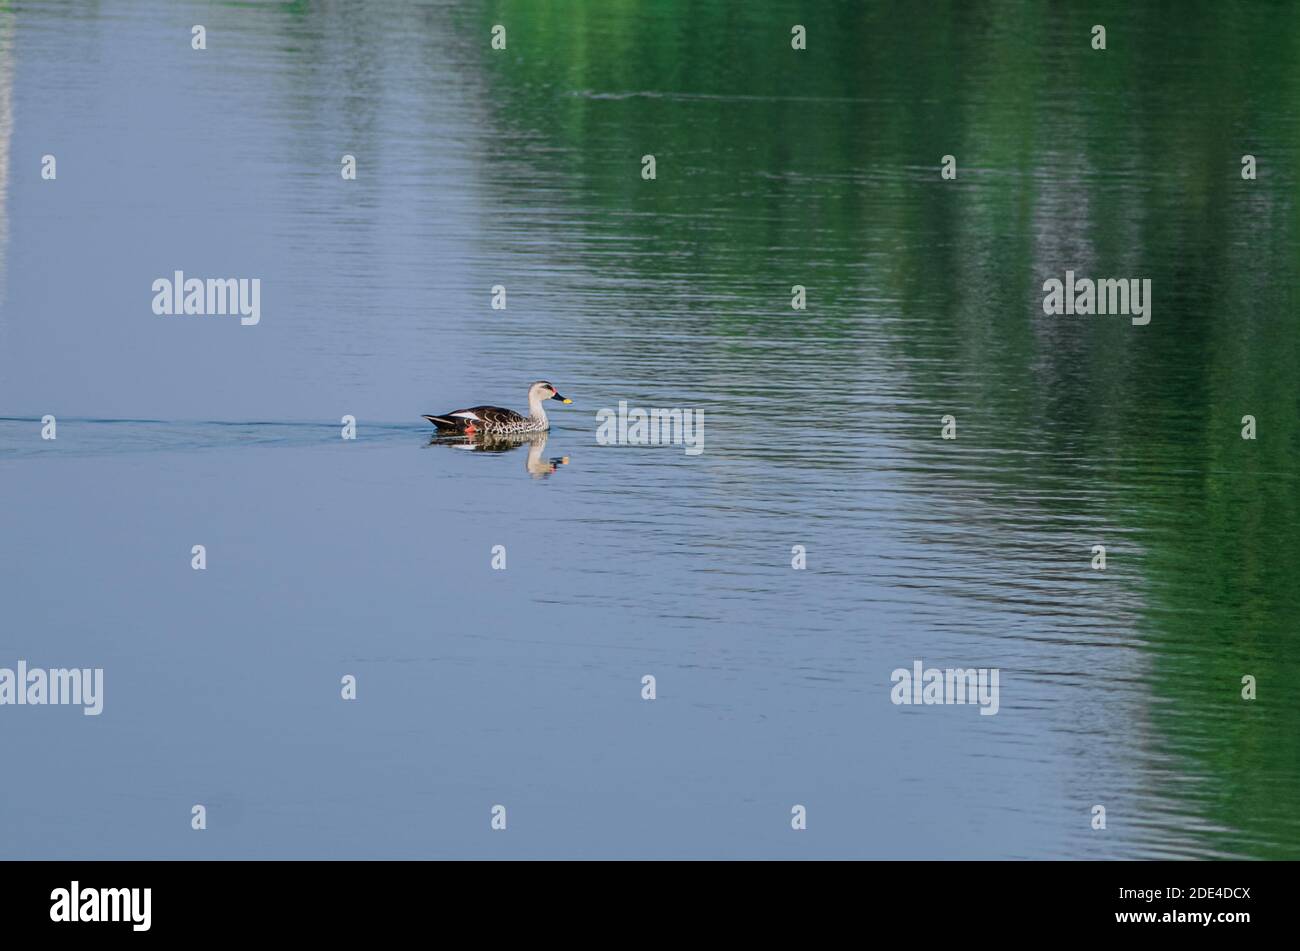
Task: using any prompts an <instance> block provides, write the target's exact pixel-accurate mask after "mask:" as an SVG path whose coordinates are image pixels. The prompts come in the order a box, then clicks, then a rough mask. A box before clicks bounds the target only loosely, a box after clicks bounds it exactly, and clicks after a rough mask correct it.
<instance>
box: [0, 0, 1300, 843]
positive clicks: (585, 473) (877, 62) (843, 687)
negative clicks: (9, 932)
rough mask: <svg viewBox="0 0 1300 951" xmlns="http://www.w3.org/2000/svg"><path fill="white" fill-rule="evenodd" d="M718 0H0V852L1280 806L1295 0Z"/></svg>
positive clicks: (561, 836) (671, 833)
mask: <svg viewBox="0 0 1300 951" xmlns="http://www.w3.org/2000/svg"><path fill="white" fill-rule="evenodd" d="M708 6H710V7H711V9H709V10H701V9H700V8H699V7H700V5H698V4H688V3H677V2H663V3H654V4H644V5H634V4H613V3H595V2H593V3H590V4H573V5H567V4H566V5H561V6H556V7H552V6H550V5H545V4H535V3H528V2H523V0H512V2H501V3H492V4H488V3H477V2H475V3H462V2H452V0H445V2H442V0H440V2H436V3H432V4H427V3H426V4H414V3H412V4H396V3H395V4H388V5H385V6H384V10H383V12H382V13H378V12H375V10H374V9H373V8H372V9H371V10H369V11H365V10H363V9H361V7H362V5H360V4H338V5H318V4H312V3H284V4H269V3H268V4H262V5H248V4H244V5H209V4H200V3H161V2H122V3H113V4H103V5H93V4H76V3H62V2H49V3H40V2H32V0H24V2H17V3H0V185H3V188H2V189H0V282H2V288H3V290H2V291H0V293H2V294H3V297H0V300H2V301H3V304H2V307H3V310H0V417H4V419H3V420H0V489H2V491H3V502H4V504H3V505H2V506H0V667H13V666H14V665H15V664H16V662H17V661H18V660H19V659H24V660H26V661H27V663H28V664H29V665H30V666H33V667H35V666H41V667H71V666H76V667H102V668H103V669H104V671H105V673H104V693H105V696H104V710H103V713H102V714H101V715H100V716H98V717H86V716H83V715H82V714H81V712H80V710H78V709H77V708H75V707H54V706H45V707H40V706H36V707H33V706H21V707H19V706H4V707H0V762H2V763H4V764H5V767H4V769H3V776H4V780H3V782H0V855H2V856H4V857H20V858H71V857H84V858H163V857H166V858H172V857H181V858H187V857H193V858H210V857H212V858H232V857H259V858H260V857H267V858H270V857H279V858H289V857H308V858H350V857H366V858H375V857H406V858H418V857H456V858H460V857H529V858H533V857H652V858H660V857H737V858H759V857H776V858H799V857H844V858H848V857H862V858H1066V857H1086V858H1153V857H1216V856H1234V857H1247V858H1281V857H1290V858H1296V857H1300V711H1298V710H1297V704H1296V696H1295V689H1294V687H1295V684H1296V683H1297V682H1300V669H1298V667H1300V660H1297V658H1298V657H1300V651H1297V650H1296V647H1297V637H1298V636H1300V633H1298V630H1297V628H1298V621H1300V595H1298V594H1297V586H1296V583H1295V579H1294V572H1295V569H1296V567H1297V566H1298V565H1300V485H1298V484H1297V472H1300V465H1298V463H1300V374H1298V373H1297V370H1298V368H1300V360H1298V357H1300V352H1298V348H1300V333H1298V331H1300V309H1298V308H1297V294H1296V288H1297V274H1298V266H1300V209H1298V207H1297V202H1296V198H1297V182H1296V169H1297V168H1298V167H1300V165H1298V159H1300V108H1297V107H1298V106H1300V88H1298V87H1297V85H1296V81H1295V76H1296V73H1295V68H1294V63H1295V62H1296V60H1297V53H1298V52H1300V51H1298V50H1297V49H1296V47H1297V45H1298V43H1300V31H1297V30H1296V29H1295V27H1296V26H1297V24H1296V22H1295V19H1296V13H1295V11H1289V12H1284V13H1283V12H1279V11H1277V10H1273V9H1265V8H1263V7H1262V6H1261V7H1260V8H1256V7H1254V6H1250V5H1247V6H1232V7H1223V6H1222V5H1219V4H1209V3H1205V4H1199V3H1198V4H1185V5H1182V6H1180V7H1179V8H1178V9H1177V10H1165V9H1158V8H1150V9H1135V8H1133V5H1131V4H1129V3H1126V2H1125V3H1121V2H1114V3H1101V4H1094V5H1092V6H1093V8H1094V9H1091V10H1089V11H1087V12H1085V11H1082V10H1078V11H1075V10H1067V9H1054V8H1052V9H1049V8H1045V7H1042V6H1041V5H1039V4H1033V3H1025V4H1014V3H1010V4H1005V5H1002V6H999V7H997V8H995V9H994V10H993V11H977V10H974V9H968V5H966V4H962V3H941V4H939V5H937V6H935V7H933V8H929V9H927V12H926V14H925V15H924V16H923V17H917V16H913V15H910V14H909V13H908V12H907V11H906V9H904V8H901V7H898V6H896V5H892V4H890V5H880V6H879V7H870V6H864V5H862V4H859V3H848V2H845V3H829V4H817V5H816V9H813V10H809V9H808V5H807V4H798V3H793V2H791V3H786V2H781V0H758V2H751V3H746V4H743V5H740V6H738V7H731V8H730V9H728V6H729V5H723V4H717V5H708ZM1279 18H1281V20H1282V21H1283V22H1279ZM1287 20H1289V21H1290V22H1285V21H1287ZM497 23H501V24H504V25H505V26H506V27H507V31H508V32H507V37H508V39H507V48H506V50H504V51H494V50H493V49H491V47H490V45H489V40H490V35H491V29H492V27H493V25H494V24H497ZM795 23H799V24H803V25H805V26H806V27H807V32H808V49H807V50H806V51H801V52H796V51H794V50H792V49H791V46H790V36H791V33H790V30H791V25H792V24H795ZM1093 23H1103V24H1105V25H1106V27H1107V30H1108V45H1107V49H1106V50H1105V51H1094V50H1092V49H1091V48H1090V46H1089V39H1090V36H1089V31H1090V28H1091V26H1092V24H1093ZM194 24H202V25H204V26H205V27H206V31H207V49H206V50H201V51H199V50H194V49H192V48H191V45H190V37H191V27H192V26H193V25H194ZM1246 153H1249V154H1253V155H1255V156H1256V157H1257V161H1258V178H1257V179H1256V180H1254V181H1246V180H1243V179H1242V177H1241V174H1240V169H1241V156H1242V155H1243V154H1246ZM46 154H52V155H54V156H55V157H56V160H57V178H56V179H55V180H53V181H48V180H43V179H42V177H41V167H42V156H43V155H46ZM345 154H351V155H354V156H355V157H356V164H357V178H356V180H355V181H346V180H344V179H343V178H342V176H341V175H340V167H341V165H340V163H341V157H342V156H343V155H345ZM647 154H653V155H654V156H655V157H656V175H657V177H656V178H655V179H654V180H649V181H648V180H644V179H643V178H642V177H641V168H642V163H641V159H642V156H643V155H647ZM945 154H952V155H954V156H955V157H956V160H957V167H958V177H957V179H956V180H954V181H944V180H942V179H941V178H940V176H939V164H940V158H941V156H943V155H945ZM1067 269H1072V270H1074V271H1075V272H1076V273H1077V274H1079V275H1080V276H1089V277H1125V278H1127V277H1143V278H1149V279H1151V280H1152V285H1153V288H1154V290H1153V306H1152V319H1151V322H1150V324H1149V325H1147V326H1134V325H1132V324H1131V322H1130V321H1129V319H1128V318H1127V317H1115V316H1110V317H1099V316H1092V317H1082V316H1076V317H1053V316H1046V315H1044V313H1043V309H1042V296H1043V293H1042V282H1043V281H1044V280H1045V279H1047V278H1051V277H1057V278H1061V277H1063V276H1064V273H1065V271H1066V270H1067ZM175 270H183V271H185V272H186V274H187V275H190V276H198V277H247V278H254V277H255V278H259V279H260V280H261V287H262V293H261V321H260V323H259V324H258V325H256V326H241V325H240V323H239V321H238V320H237V319H233V318H229V317H214V318H205V317H192V316H191V317H160V316H156V315H155V314H154V313H153V312H152V310H151V300H152V298H153V293H152V291H151V285H152V282H153V281H154V280H155V279H156V278H159V277H171V275H172V273H173V271H175ZM498 284H499V285H503V286H505V287H506V289H507V294H508V298H507V300H508V304H507V308H506V309H505V310H493V309H492V308H491V306H490V300H491V288H492V287H493V286H494V285H498ZM795 284H799V285H803V286H805V287H806V289H807V309H806V310H804V311H796V310H793V309H792V307H791V287H792V285H795ZM536 379H549V380H551V381H553V382H554V383H555V384H556V386H557V387H558V388H559V390H560V391H561V392H562V393H564V394H565V395H566V396H568V397H570V398H572V399H573V400H574V403H573V405H571V406H560V405H559V404H557V403H550V404H548V408H552V411H551V420H552V424H553V428H552V430H551V432H550V434H549V436H548V438H547V440H546V445H545V446H538V447H521V448H519V449H516V450H513V451H508V452H500V453H494V452H473V451H464V450H463V449H461V448H458V447H457V446H454V445H445V444H432V445H431V444H430V440H429V427H428V426H427V424H425V423H424V421H423V420H421V419H420V416H421V414H424V413H437V412H441V411H445V410H448V409H450V408H452V407H455V406H460V405H467V404H474V403H495V404H498V405H503V406H510V407H514V408H516V409H521V410H522V409H524V408H525V402H524V393H525V389H526V387H527V385H528V383H530V382H531V381H533V380H536ZM620 400H626V401H628V403H629V404H630V405H632V406H645V407H683V408H698V409H700V410H702V411H703V412H704V417H705V431H704V435H705V443H704V451H703V452H702V453H700V454H699V455H689V454H687V453H686V452H685V451H684V449H683V447H681V446H609V445H600V444H598V442H597V439H596V428H597V421H596V413H597V412H598V411H599V410H600V409H602V408H607V407H609V408H616V407H617V406H618V402H619V401H620ZM46 414H50V415H54V416H55V417H57V420H58V422H57V439H55V440H52V441H50V440H43V439H42V438H41V422H40V420H41V417H43V416H44V415H46ZM949 414H951V415H952V416H954V417H955V418H956V420H957V438H956V439H955V440H945V439H942V438H940V430H941V423H940V419H941V417H943V416H945V415H949ZM1248 414H1249V415H1253V416H1254V417H1256V420H1257V426H1258V438H1257V439H1255V440H1253V441H1250V440H1244V439H1242V438H1241V428H1242V423H1241V418H1242V417H1243V416H1244V415H1248ZM344 415H352V416H354V417H355V418H356V420H357V438H356V439H355V440H354V441H344V440H343V439H341V438H340V428H341V426H340V421H341V419H342V417H343V416H344ZM530 448H532V449H533V450H534V451H533V453H532V465H530V464H529V461H530V456H529V453H530ZM566 460H567V461H566ZM552 467H553V468H554V471H550V470H551V468H552ZM196 544H202V545H204V546H205V547H206V551H207V568H206V570H204V571H195V570H192V569H191V567H190V561H191V549H192V546H194V545H196ZM1097 544H1103V545H1105V546H1106V550H1107V567H1106V569H1105V570H1104V571H1098V570H1093V569H1092V567H1091V562H1092V558H1093V554H1092V548H1093V546H1094V545H1097ZM497 545H503V546H505V548H506V551H507V559H508V560H507V568H506V570H504V571H499V570H494V569H493V568H492V565H491V559H492V550H493V547H494V546H497ZM797 545H802V546H804V547H805V549H806V553H807V568H806V569H805V570H794V569H793V568H792V565H791V561H792V557H793V556H792V549H793V548H794V546H797ZM916 660H922V661H923V662H924V664H925V665H926V666H937V667H963V668H967V667H989V668H998V669H999V670H1000V673H1001V681H1000V709H999V711H998V714H997V715H996V716H981V715H979V712H978V708H977V707H974V706H896V705H894V704H893V703H892V702H891V700H890V689H891V672H892V671H893V670H894V669H895V668H899V667H903V668H911V666H912V664H913V662H914V661H916ZM349 674H350V675H353V676H355V677H356V680H357V700H356V701H354V702H345V701H344V700H343V699H341V696H340V690H341V687H340V681H341V678H342V677H344V676H345V675H349ZM645 675H653V676H654V677H655V678H656V688H657V698H656V699H655V700H653V701H648V700H644V699H642V696H641V691H642V680H641V679H642V677H643V676H645ZM1247 675H1249V676H1252V677H1254V678H1256V681H1257V684H1258V697H1257V699H1255V700H1244V699H1242V695H1241V692H1242V678H1243V677H1244V676H1247ZM195 804H203V805H204V806H205V807H206V809H207V829H206V830H204V831H201V832H200V831H194V830H192V829H191V822H190V820H191V809H192V806H193V805H195ZM497 804H502V805H504V806H505V807H506V808H507V810H508V829H507V830H506V831H505V832H504V833H502V832H498V831H493V830H492V829H491V828H490V810H491V809H492V807H493V806H494V805H497ZM796 804H798V805H803V806H805V807H806V808H807V816H808V820H807V829H806V831H800V832H796V831H794V830H792V828H791V809H792V806H794V805H796ZM1095 805H1104V807H1105V810H1106V828H1105V829H1104V830H1100V829H1094V828H1092V810H1093V807H1094V806H1095Z"/></svg>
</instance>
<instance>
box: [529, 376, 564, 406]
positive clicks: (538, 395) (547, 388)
mask: <svg viewBox="0 0 1300 951" xmlns="http://www.w3.org/2000/svg"><path fill="white" fill-rule="evenodd" d="M528 399H529V401H532V400H534V399H536V400H559V401H560V402H561V403H572V402H573V400H571V399H569V398H568V397H566V396H561V395H560V394H559V392H558V391H557V390H556V389H555V387H553V386H551V384H549V383H547V382H546V381H545V380H538V381H537V382H536V383H534V384H533V385H532V386H530V387H529V388H528Z"/></svg>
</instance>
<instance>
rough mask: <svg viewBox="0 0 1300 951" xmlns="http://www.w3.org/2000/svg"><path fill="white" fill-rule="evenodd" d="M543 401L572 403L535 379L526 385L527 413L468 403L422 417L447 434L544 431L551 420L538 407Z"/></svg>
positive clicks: (547, 384) (544, 383) (470, 434)
mask: <svg viewBox="0 0 1300 951" xmlns="http://www.w3.org/2000/svg"><path fill="white" fill-rule="evenodd" d="M544 400H559V401H560V402H561V403H566V404H567V403H572V402H573V400H571V399H569V398H568V397H566V396H561V395H560V394H559V392H558V391H557V390H556V389H555V387H554V386H552V385H551V384H550V383H548V382H547V381H546V380H538V381H537V382H536V383H534V384H533V385H532V386H530V387H528V415H527V416H521V415H520V414H518V413H516V412H515V411H514V410H512V409H502V408H501V407H500V406H471V407H470V408H469V409H453V410H451V411H449V412H446V413H443V414H442V415H440V416H425V417H424V418H425V419H427V420H428V421H429V422H431V423H433V425H434V426H436V427H438V432H440V433H445V434H448V435H451V434H459V435H462V436H473V435H475V434H477V433H483V434H485V435H489V436H513V435H520V434H524V433H544V432H546V431H547V430H548V429H550V428H551V421H550V420H548V419H547V418H546V410H544V409H543V408H542V402H543V401H544Z"/></svg>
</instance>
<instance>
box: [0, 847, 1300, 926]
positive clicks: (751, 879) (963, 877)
mask: <svg viewBox="0 0 1300 951" xmlns="http://www.w3.org/2000/svg"><path fill="white" fill-rule="evenodd" d="M1294 872H1295V867H1294V864H1293V863H1236V862H1221V863H1208V864H1201V863H1182V862H1149V863H1139V862H1127V863H1118V862H1116V863H1089V862H824V863H811V862H809V863H774V862H773V863H743V862H695V863H683V862H650V863H635V862H624V863H598V862H591V863H587V862H570V863H553V862H6V863H0V877H3V879H4V882H3V889H0V916H2V918H0V920H3V922H4V930H5V934H6V935H7V936H17V935H25V934H41V935H46V936H57V935H58V934H60V933H63V934H64V936H65V937H70V938H79V939H80V938H91V939H99V938H101V937H108V936H109V935H110V934H118V935H121V936H122V937H127V936H131V937H134V936H141V937H143V936H147V935H159V936H162V937H165V938H178V937H205V938H206V937H225V936H230V937H239V936H244V935H259V936H260V935H265V934H272V935H274V934H286V935H290V934H291V935H293V936H295V937H310V936H313V935H316V934H319V935H321V936H322V937H326V938H330V939H334V940H337V939H339V938H341V937H348V936H350V935H355V936H357V937H366V938H370V939H373V938H377V937H379V938H382V937H385V936H388V935H390V934H391V935H392V936H393V937H402V936H404V935H407V934H409V933H410V932H411V929H412V928H429V927H431V926H434V927H438V928H454V927H457V926H466V925H474V924H479V925H480V926H486V928H488V929H490V932H487V933H485V937H486V936H488V935H489V934H490V936H491V937H492V938H494V939H500V938H501V937H502V936H503V935H509V934H510V933H511V932H514V931H516V930H517V931H518V933H519V934H520V935H521V936H528V937H531V938H534V939H536V938H542V937H547V936H548V933H549V934H550V935H551V936H553V934H554V932H555V931H556V929H557V928H560V929H564V931H565V932H566V933H568V934H573V933H580V932H584V931H595V930H598V929H599V930H602V931H603V933H604V934H605V937H606V939H608V940H613V939H615V938H616V937H617V936H618V935H627V936H632V935H636V934H638V933H642V934H646V935H647V936H649V935H653V934H658V935H659V938H660V939H661V940H665V939H667V938H668V937H669V936H670V935H674V934H676V935H679V936H680V934H681V932H675V931H670V930H666V929H668V928H670V927H671V926H673V925H674V924H676V923H677V922H689V923H690V925H691V927H692V928H694V929H697V930H695V931H694V932H693V934H694V935H695V936H696V937H698V936H699V931H698V928H699V927H715V928H720V929H725V930H727V931H728V932H729V933H730V936H731V937H732V938H733V939H734V938H735V937H737V936H738V935H740V934H743V933H746V932H749V931H754V932H759V933H761V934H762V935H763V937H764V938H770V937H773V936H774V935H776V934H779V933H781V932H783V931H784V930H785V929H786V928H787V927H788V928H789V929H790V930H791V931H792V932H795V933H800V934H802V936H803V937H804V938H807V937H808V935H809V934H810V933H811V932H818V931H822V930H823V929H837V928H839V927H841V926H848V927H851V928H852V929H853V931H854V932H855V933H859V934H869V935H871V936H873V937H875V936H881V935H884V936H888V935H893V934H898V935H899V936H909V935H910V936H912V937H918V936H919V933H918V931H917V929H918V928H919V929H921V932H928V931H930V929H935V930H934V931H933V935H934V936H935V937H938V938H940V939H941V940H944V941H950V940H954V939H961V938H962V937H963V936H965V937H968V938H970V939H972V940H975V939H976V938H977V936H978V935H981V934H982V935H984V936H986V937H988V936H997V937H999V938H1004V937H1007V936H1017V935H1025V936H1034V935H1038V936H1044V935H1056V936H1059V935H1061V934H1062V933H1064V934H1067V935H1069V936H1071V937H1073V936H1076V935H1078V936H1091V935H1096V934H1105V935H1115V936H1122V935H1124V934H1125V933H1131V934H1134V935H1140V936H1142V937H1143V938H1147V939H1149V938H1153V937H1159V936H1168V937H1170V938H1173V939H1175V940H1180V941H1181V940H1186V939H1187V938H1189V937H1195V936H1203V937H1205V938H1207V939H1210V940H1215V941H1233V940H1236V939H1240V938H1243V937H1252V936H1254V937H1259V936H1262V935H1263V934H1265V933H1267V932H1269V931H1271V930H1273V929H1274V928H1277V927H1278V926H1280V925H1283V924H1285V922H1286V920H1287V918H1288V917H1289V913H1288V911H1287V910H1285V896H1286V895H1287V894H1288V893H1289V892H1290V886H1289V885H1288V884H1287V882H1288V881H1289V880H1290V879H1292V878H1293V877H1294ZM609 927H614V928H618V929H619V930H618V931H608V930H604V929H607V928H609ZM1045 929H1050V930H1045ZM434 933H435V932H430V934H434Z"/></svg>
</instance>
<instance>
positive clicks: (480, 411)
mask: <svg viewBox="0 0 1300 951" xmlns="http://www.w3.org/2000/svg"><path fill="white" fill-rule="evenodd" d="M424 418H425V419H427V420H428V421H429V422H431V423H433V425H435V426H437V427H438V429H440V430H443V431H447V432H458V433H459V432H464V431H465V428H466V427H467V426H469V425H470V424H473V426H474V428H475V429H483V428H484V427H492V428H495V427H498V426H509V425H510V424H511V423H522V422H524V417H523V416H520V415H519V414H518V413H516V412H515V411H514V410H512V409H503V408H501V407H500V406H471V407H470V408H469V409H454V410H452V411H451V412H449V413H443V414H441V415H440V416H426V417H424Z"/></svg>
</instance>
